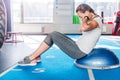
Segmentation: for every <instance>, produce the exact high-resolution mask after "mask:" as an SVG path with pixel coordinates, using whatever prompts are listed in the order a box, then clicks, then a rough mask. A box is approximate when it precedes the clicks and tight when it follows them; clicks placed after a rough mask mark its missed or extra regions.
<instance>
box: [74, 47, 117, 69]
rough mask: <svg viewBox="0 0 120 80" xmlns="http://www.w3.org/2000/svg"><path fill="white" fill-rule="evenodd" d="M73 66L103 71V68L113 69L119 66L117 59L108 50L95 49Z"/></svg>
mask: <svg viewBox="0 0 120 80" xmlns="http://www.w3.org/2000/svg"><path fill="white" fill-rule="evenodd" d="M75 64H76V65H77V66H78V67H83V68H93V69H101V68H102V69H103V68H105V67H114V66H116V65H118V64H119V59H118V58H117V56H116V55H115V54H114V52H112V51H111V50H109V49H106V48H95V49H93V50H92V52H91V53H90V54H88V55H87V56H85V57H83V58H81V59H77V60H76V61H75Z"/></svg>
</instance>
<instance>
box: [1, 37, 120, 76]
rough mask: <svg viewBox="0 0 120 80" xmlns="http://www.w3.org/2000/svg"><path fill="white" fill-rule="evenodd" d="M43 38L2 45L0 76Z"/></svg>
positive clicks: (117, 40)
mask: <svg viewBox="0 0 120 80" xmlns="http://www.w3.org/2000/svg"><path fill="white" fill-rule="evenodd" d="M44 38H45V35H25V36H24V42H21V43H4V44H3V47H2V48H1V49H0V74H2V73H3V72H4V71H6V70H8V69H9V68H11V67H12V66H14V65H15V64H16V63H17V62H18V61H19V60H21V59H22V58H23V57H24V56H27V55H30V54H31V53H32V52H33V51H34V50H35V49H36V48H37V47H38V46H39V44H40V43H41V42H42V41H43V40H44ZM102 38H105V39H109V40H112V41H115V42H119V41H120V37H113V36H102Z"/></svg>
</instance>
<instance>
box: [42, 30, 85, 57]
mask: <svg viewBox="0 0 120 80" xmlns="http://www.w3.org/2000/svg"><path fill="white" fill-rule="evenodd" d="M44 42H45V43H46V44H47V45H48V46H52V45H53V43H55V44H56V45H57V46H58V47H59V48H60V49H61V50H62V51H63V52H65V53H66V54H67V55H68V56H70V57H72V58H74V59H79V58H82V57H84V56H86V54H85V53H84V52H82V51H81V50H80V49H79V48H78V46H77V45H76V43H75V41H73V40H72V39H70V38H69V37H67V36H66V35H64V34H61V33H59V32H56V31H54V32H52V33H50V34H48V35H47V37H46V38H45V40H44Z"/></svg>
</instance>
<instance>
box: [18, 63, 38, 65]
mask: <svg viewBox="0 0 120 80" xmlns="http://www.w3.org/2000/svg"><path fill="white" fill-rule="evenodd" d="M36 65H37V63H36V64H18V66H36Z"/></svg>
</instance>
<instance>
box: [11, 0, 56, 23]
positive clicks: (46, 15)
mask: <svg viewBox="0 0 120 80" xmlns="http://www.w3.org/2000/svg"><path fill="white" fill-rule="evenodd" d="M12 3H13V7H12V8H13V16H14V17H13V19H14V22H22V23H51V22H53V6H54V5H53V4H54V0H49V1H48V0H31V1H30V0H13V1H12Z"/></svg>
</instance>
